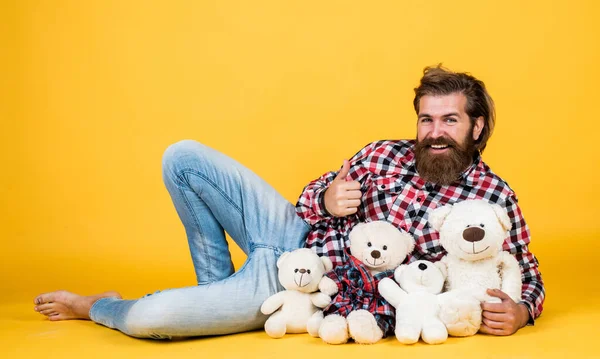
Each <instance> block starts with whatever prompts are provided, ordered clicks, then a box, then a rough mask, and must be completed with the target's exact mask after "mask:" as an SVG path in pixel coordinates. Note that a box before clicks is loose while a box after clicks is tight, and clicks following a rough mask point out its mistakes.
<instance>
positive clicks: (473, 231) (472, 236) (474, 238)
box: [463, 227, 485, 242]
mask: <svg viewBox="0 0 600 359" xmlns="http://www.w3.org/2000/svg"><path fill="white" fill-rule="evenodd" d="M483 237H485V231H484V230H483V229H481V228H479V227H469V228H467V229H465V230H464V231H463V238H464V239H465V241H468V242H478V241H480V240H482V239H483Z"/></svg>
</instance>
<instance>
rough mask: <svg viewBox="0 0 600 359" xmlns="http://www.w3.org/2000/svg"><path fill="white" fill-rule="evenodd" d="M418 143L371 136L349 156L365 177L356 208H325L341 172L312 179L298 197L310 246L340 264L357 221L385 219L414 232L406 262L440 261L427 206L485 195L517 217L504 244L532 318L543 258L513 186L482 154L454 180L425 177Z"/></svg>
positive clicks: (539, 303) (540, 291)
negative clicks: (342, 213)
mask: <svg viewBox="0 0 600 359" xmlns="http://www.w3.org/2000/svg"><path fill="white" fill-rule="evenodd" d="M414 145H415V141H414V140H400V141H392V140H389V141H388V140H386V141H378V142H373V143H371V144H369V145H367V146H366V147H364V148H363V149H362V150H360V151H359V152H358V153H357V154H356V155H354V156H353V157H352V158H351V159H350V172H349V174H348V178H349V179H350V180H355V181H358V182H360V184H361V191H362V199H361V205H360V206H359V208H358V211H357V213H355V214H353V215H350V216H346V217H339V218H338V217H333V216H331V215H330V214H329V213H327V211H326V209H325V205H324V194H325V190H326V189H327V187H328V186H329V184H330V183H331V182H332V181H333V179H334V178H335V176H336V175H337V172H328V173H325V174H324V175H323V176H321V177H320V178H318V179H316V180H314V181H312V182H311V183H309V184H308V185H307V186H306V187H305V188H304V190H303V191H302V194H301V195H300V198H299V199H298V203H297V204H296V212H297V213H298V215H299V216H300V217H301V218H302V219H304V220H305V221H306V222H307V223H309V224H310V225H311V226H312V230H311V231H310V233H309V234H308V237H307V239H306V246H307V247H309V248H312V249H313V250H314V251H315V252H316V253H317V254H319V255H326V256H328V257H329V258H330V259H331V260H332V262H333V264H334V266H337V265H341V264H343V263H344V262H345V260H346V255H345V253H344V251H345V249H346V247H348V246H349V244H350V243H349V239H348V233H349V232H350V230H351V229H352V228H353V227H354V225H356V224H357V223H359V222H367V221H375V220H385V221H388V222H390V223H393V224H395V225H396V226H397V227H399V228H401V229H403V230H405V231H407V232H408V233H410V234H412V235H413V237H414V238H415V250H414V251H413V253H412V254H411V255H409V257H408V258H407V259H406V261H405V262H413V261H415V260H419V259H424V260H429V261H432V262H435V261H438V260H440V259H441V258H442V257H443V256H444V255H446V251H445V250H444V248H443V247H442V246H441V244H440V242H439V233H438V232H437V231H435V230H434V229H433V228H431V227H430V226H429V224H428V223H427V218H428V217H427V216H428V212H429V211H431V210H433V209H434V208H437V207H439V206H443V205H445V204H448V203H450V204H453V203H456V202H459V201H463V200H466V199H485V200H487V201H488V202H490V203H497V204H499V205H500V206H502V207H503V208H505V209H506V211H507V212H508V216H509V217H510V219H511V221H512V228H511V230H510V233H509V235H508V237H507V238H506V240H505V241H504V246H503V248H504V250H506V251H508V252H510V253H511V254H512V255H514V256H515V258H516V259H517V260H518V261H519V265H520V267H521V274H522V280H523V289H522V301H523V302H524V303H525V304H526V305H527V307H528V308H529V313H530V315H531V319H532V321H533V319H535V318H537V317H538V316H539V315H540V314H541V312H542V308H543V303H544V293H545V291H544V284H543V281H542V277H541V274H540V272H539V270H538V261H537V259H536V258H535V256H534V255H533V253H531V252H529V250H528V248H527V245H528V244H529V241H530V235H529V228H528V226H527V224H526V223H525V220H524V219H523V215H522V213H521V210H520V208H519V206H518V204H517V197H516V195H515V193H514V192H513V191H512V189H511V188H510V187H509V186H508V184H507V183H506V182H505V181H504V180H502V179H501V178H500V177H498V176H497V175H496V174H494V173H493V172H492V171H491V170H490V168H489V167H488V166H487V165H486V164H485V163H484V162H483V161H482V160H481V157H480V156H479V155H477V156H476V158H474V161H473V164H472V165H471V166H470V167H469V168H468V169H467V170H465V172H463V173H462V175H461V177H460V179H459V180H457V181H456V182H455V183H453V184H451V185H448V186H441V185H437V184H434V183H430V182H425V180H423V179H422V178H421V177H419V174H418V173H417V169H416V165H415V154H414Z"/></svg>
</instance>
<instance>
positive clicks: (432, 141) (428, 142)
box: [419, 136, 460, 148]
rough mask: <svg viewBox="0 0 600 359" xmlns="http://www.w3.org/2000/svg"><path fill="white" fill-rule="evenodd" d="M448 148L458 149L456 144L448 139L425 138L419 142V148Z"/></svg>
mask: <svg viewBox="0 0 600 359" xmlns="http://www.w3.org/2000/svg"><path fill="white" fill-rule="evenodd" d="M432 145H433V146H448V147H452V148H460V146H459V145H458V143H457V142H456V141H454V140H453V139H452V138H450V137H443V136H442V137H437V138H426V139H424V140H423V141H419V147H421V148H423V147H429V146H432Z"/></svg>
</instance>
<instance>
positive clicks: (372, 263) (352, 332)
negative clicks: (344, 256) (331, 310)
mask: <svg viewBox="0 0 600 359" xmlns="http://www.w3.org/2000/svg"><path fill="white" fill-rule="evenodd" d="M349 237H350V251H351V253H352V256H353V257H355V258H357V259H358V260H359V261H360V262H362V263H363V264H364V265H365V266H366V268H367V269H368V270H369V272H370V273H371V275H375V274H377V273H380V272H385V271H388V270H392V269H395V268H396V267H398V265H400V264H401V263H402V262H403V261H404V259H405V258H406V256H407V255H408V254H409V253H410V252H412V250H413V247H414V239H413V237H412V236H411V235H409V234H407V233H405V232H401V231H400V230H399V229H397V228H396V227H395V226H393V225H392V224H390V223H388V222H385V221H375V222H369V223H360V224H358V225H356V226H355V227H354V228H353V229H352V231H351V232H350V235H349ZM319 288H320V289H321V291H322V292H324V293H326V294H330V295H333V294H336V293H337V292H338V289H341V288H338V286H337V284H336V283H335V282H334V281H333V280H331V279H330V278H328V277H324V278H323V280H322V281H321V283H320V285H319ZM375 290H376V288H375ZM338 295H344V294H343V293H341V292H340V293H339V294H338ZM317 324H318V328H319V329H318V335H319V336H320V337H321V338H322V339H323V340H324V341H325V342H326V343H329V344H342V343H346V342H347V341H348V339H349V338H353V339H354V341H355V342H357V343H361V344H373V343H376V342H377V341H379V340H380V339H381V338H382V337H383V335H384V334H385V333H383V332H382V330H381V329H380V328H379V326H378V325H377V322H376V320H375V317H374V316H373V314H372V313H370V312H369V311H367V310H362V309H361V310H355V311H352V312H350V314H349V315H348V316H347V317H346V318H344V317H342V316H340V315H338V314H332V315H327V316H325V318H324V319H323V320H322V322H321V323H318V322H315V325H317Z"/></svg>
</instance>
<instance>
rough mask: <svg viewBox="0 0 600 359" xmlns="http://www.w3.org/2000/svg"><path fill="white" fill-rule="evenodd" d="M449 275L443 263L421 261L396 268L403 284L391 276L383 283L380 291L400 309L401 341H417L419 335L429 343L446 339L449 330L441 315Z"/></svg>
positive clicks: (397, 331) (397, 323)
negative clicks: (441, 304)
mask: <svg viewBox="0 0 600 359" xmlns="http://www.w3.org/2000/svg"><path fill="white" fill-rule="evenodd" d="M445 278H446V266H445V265H444V264H443V263H441V262H436V263H435V264H434V263H432V262H429V261H425V260H418V261H415V262H412V263H411V264H403V265H401V266H399V267H398V268H397V269H396V271H395V272H394V279H395V280H396V282H398V283H399V284H400V286H398V284H396V282H394V281H393V280H392V279H390V278H383V279H382V280H381V281H380V282H379V293H380V294H381V295H382V296H383V297H384V298H385V299H386V300H387V301H388V302H389V303H390V304H391V305H393V306H394V307H395V308H396V330H395V333H396V338H397V339H398V341H400V343H403V344H413V343H416V342H417V341H418V340H419V337H421V338H423V341H424V342H425V343H428V344H440V343H443V342H445V341H446V339H447V338H448V331H447V329H446V326H445V325H444V323H443V322H442V321H441V320H440V318H439V317H438V314H439V310H440V301H441V300H442V298H443V295H442V294H440V293H441V292H442V289H443V287H444V281H445Z"/></svg>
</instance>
